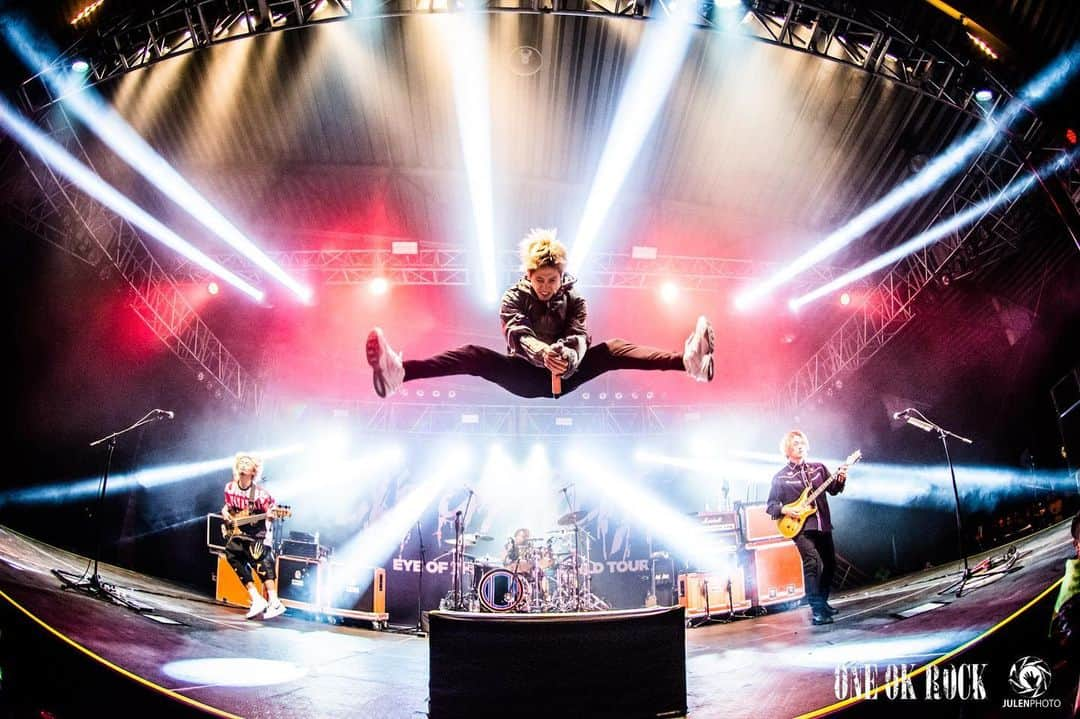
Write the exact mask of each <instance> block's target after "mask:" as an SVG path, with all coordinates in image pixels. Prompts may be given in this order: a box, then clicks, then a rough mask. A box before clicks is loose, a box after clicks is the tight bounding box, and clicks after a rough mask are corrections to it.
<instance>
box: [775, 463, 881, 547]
mask: <svg viewBox="0 0 1080 719" xmlns="http://www.w3.org/2000/svg"><path fill="white" fill-rule="evenodd" d="M860 459H862V452H861V451H859V450H855V451H854V452H852V453H851V454H849V455H848V458H847V459H846V460H844V463H843V464H841V465H840V467H839V468H838V469H837V470H836V474H834V475H833V476H831V477H829V479H828V480H827V481H825V482H822V483H821V486H820V487H818V488H817V489H814V490H812V491H811V488H810V487H807V488H806V489H804V490H803V491H802V494H801V495H799V498H798V499H796V500H795V501H794V502H791V503H790V504H785V505H784V509H785V510H788V511H789V512H791V513H792V514H791V515H788V514H784V515H781V517H780V519H778V520H776V528H777V529H778V530H779V531H780V534H782V535H784V536H785V537H787V538H788V539H791V538H792V537H794V536H795V535H796V534H798V533H799V532H801V531H802V528H803V525H804V524H806V520H807V519H809V518H810V517H812V516H814V515H815V514H817V505H816V504H815V503H814V500H816V499H817V498H818V497H819V496H820V495H821V493H822V492H824V491H825V490H826V489H828V487H829V485H830V484H832V483H833V480H835V479H836V478H837V477H840V476H845V475H846V474H847V470H848V467H850V466H851V465H853V464H855V463H856V462H858V461H859V460H860Z"/></svg>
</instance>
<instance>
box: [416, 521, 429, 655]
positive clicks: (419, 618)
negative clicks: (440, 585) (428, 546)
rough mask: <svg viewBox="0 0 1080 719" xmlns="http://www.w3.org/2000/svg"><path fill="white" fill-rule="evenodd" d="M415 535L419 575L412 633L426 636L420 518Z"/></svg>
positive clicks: (422, 545)
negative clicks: (418, 551)
mask: <svg viewBox="0 0 1080 719" xmlns="http://www.w3.org/2000/svg"><path fill="white" fill-rule="evenodd" d="M416 537H417V539H419V540H420V575H419V576H418V577H417V578H416V626H415V627H413V633H414V634H415V635H416V636H418V637H423V636H426V634H425V632H424V622H423V618H424V608H423V601H424V571H425V565H426V564H427V562H426V561H425V559H424V532H423V530H422V529H421V528H420V520H419V519H418V520H416Z"/></svg>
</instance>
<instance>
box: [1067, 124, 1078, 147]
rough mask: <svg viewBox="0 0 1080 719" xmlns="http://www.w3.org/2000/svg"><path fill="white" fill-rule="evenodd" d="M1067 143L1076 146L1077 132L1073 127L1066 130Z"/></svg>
mask: <svg viewBox="0 0 1080 719" xmlns="http://www.w3.org/2000/svg"><path fill="white" fill-rule="evenodd" d="M1065 142H1067V143H1069V144H1070V145H1075V144H1076V130H1074V129H1072V128H1071V127H1070V128H1068V129H1066V130H1065Z"/></svg>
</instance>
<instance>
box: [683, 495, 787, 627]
mask: <svg viewBox="0 0 1080 719" xmlns="http://www.w3.org/2000/svg"><path fill="white" fill-rule="evenodd" d="M765 506H766V505H765V503H764V502H761V503H754V504H738V505H736V511H734V512H703V513H701V514H698V515H697V518H698V520H699V521H700V522H701V528H702V531H703V532H704V533H706V534H707V535H708V536H709V541H710V543H711V544H712V545H713V546H716V545H719V551H720V552H722V553H723V555H724V557H723V558H721V561H719V562H718V564H719V565H721V566H723V567H725V569H723V570H722V571H712V572H688V573H686V574H680V575H679V576H678V589H679V604H680V605H681V606H684V607H686V616H687V617H688V618H691V619H692V618H698V617H702V616H712V615H716V616H723V615H727V614H732V613H735V612H739V611H744V610H746V609H751V608H754V607H762V608H764V607H771V606H776V605H782V604H784V603H788V602H796V601H798V600H800V599H802V598H803V597H804V596H806V587H805V584H804V582H803V573H802V558H801V557H800V556H799V550H798V549H797V548H796V547H795V544H794V542H792V541H790V540H788V539H785V538H784V537H783V536H782V535H781V534H780V532H779V530H778V529H777V527H776V522H775V521H774V520H773V519H772V517H770V516H769V515H768V514H767V513H766V512H765ZM728 552H730V556H729V555H728ZM724 559H726V560H727V561H724Z"/></svg>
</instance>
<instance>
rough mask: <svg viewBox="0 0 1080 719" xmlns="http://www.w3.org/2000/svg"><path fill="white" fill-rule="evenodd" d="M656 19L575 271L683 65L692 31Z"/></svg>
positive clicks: (615, 129) (641, 51) (581, 234)
mask: <svg viewBox="0 0 1080 719" xmlns="http://www.w3.org/2000/svg"><path fill="white" fill-rule="evenodd" d="M672 4H674V3H672ZM672 12H674V11H672ZM658 14H659V13H658ZM659 15H660V17H657V18H655V19H656V22H650V23H648V25H647V26H646V28H645V30H644V32H643V34H642V39H641V45H640V46H639V47H638V49H637V52H636V53H635V57H634V62H633V65H632V66H631V67H630V72H629V75H628V76H627V79H626V82H625V84H624V86H623V87H624V88H625V89H624V90H623V92H622V96H621V97H620V98H619V103H618V105H617V106H616V108H615V117H614V119H613V121H612V124H611V129H610V130H609V131H608V136H607V139H606V140H605V142H604V149H603V151H602V152H601V154H600V162H599V164H598V165H597V168H596V174H595V176H594V177H593V180H592V187H591V188H590V190H589V196H588V199H586V201H585V207H584V210H583V212H582V217H581V221H580V222H579V223H578V227H577V231H576V233H575V235H574V246H573V247H572V248H570V249H571V252H570V265H571V270H574V271H575V272H576V270H577V269H578V268H582V267H588V262H587V260H588V255H589V250H590V249H591V247H592V245H593V242H595V241H596V239H597V238H598V237H600V234H601V230H602V229H603V226H604V221H605V220H606V219H607V215H608V211H609V210H610V209H611V206H612V204H613V203H614V202H615V198H616V197H618V196H619V191H620V190H621V189H622V186H623V183H624V181H625V180H626V176H627V174H628V173H629V171H630V168H631V167H633V164H634V161H635V160H636V159H637V156H638V153H639V152H640V150H641V147H642V145H643V144H644V142H645V138H646V137H647V136H648V134H649V131H650V130H651V129H652V127H653V124H654V123H655V121H656V118H657V115H659V113H660V108H661V107H662V106H663V104H664V101H665V100H666V99H667V95H668V91H669V90H670V89H671V86H672V84H673V80H674V78H675V75H676V73H677V72H678V71H679V69H680V68H681V67H682V66H683V60H684V59H685V57H686V49H687V47H688V46H689V44H690V38H691V37H692V36H693V34H694V31H695V29H694V27H693V26H692V25H691V24H690V23H688V22H685V21H683V20H682V19H681V18H667V17H666V16H663V14H659Z"/></svg>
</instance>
